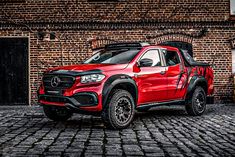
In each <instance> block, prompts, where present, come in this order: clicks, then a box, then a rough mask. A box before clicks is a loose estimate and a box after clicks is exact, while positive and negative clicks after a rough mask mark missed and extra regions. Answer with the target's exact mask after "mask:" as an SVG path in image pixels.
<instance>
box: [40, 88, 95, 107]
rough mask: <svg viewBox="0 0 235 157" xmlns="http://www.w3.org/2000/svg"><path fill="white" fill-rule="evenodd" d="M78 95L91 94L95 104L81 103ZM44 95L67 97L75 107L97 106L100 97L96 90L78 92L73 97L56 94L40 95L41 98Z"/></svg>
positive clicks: (48, 96)
mask: <svg viewBox="0 0 235 157" xmlns="http://www.w3.org/2000/svg"><path fill="white" fill-rule="evenodd" d="M78 95H90V96H92V97H93V99H94V103H93V104H81V103H79V102H78V101H77V100H76V99H75V98H74V97H75V96H78ZM43 97H47V98H61V99H66V100H67V101H68V103H69V104H70V105H71V106H73V107H74V108H79V107H91V106H96V105H98V98H97V94H96V93H94V92H81V93H76V94H74V95H73V96H71V97H66V96H55V95H39V100H40V99H42V98H43ZM65 103H66V102H65Z"/></svg>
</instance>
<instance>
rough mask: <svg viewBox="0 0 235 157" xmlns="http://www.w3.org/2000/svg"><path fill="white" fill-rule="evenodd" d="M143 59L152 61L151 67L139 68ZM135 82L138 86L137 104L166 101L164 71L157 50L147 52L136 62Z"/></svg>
mask: <svg viewBox="0 0 235 157" xmlns="http://www.w3.org/2000/svg"><path fill="white" fill-rule="evenodd" d="M143 59H145V60H146V59H149V60H152V65H148V66H141V65H140V61H141V60H143ZM138 64H139V65H138V67H137V68H138V72H136V73H135V77H134V79H135V81H136V83H137V86H138V104H148V103H153V102H163V101H165V100H166V99H167V78H166V69H165V67H163V66H162V65H163V64H162V61H161V57H160V52H159V50H158V49H154V50H148V51H146V52H145V53H144V55H142V57H140V59H139V61H138Z"/></svg>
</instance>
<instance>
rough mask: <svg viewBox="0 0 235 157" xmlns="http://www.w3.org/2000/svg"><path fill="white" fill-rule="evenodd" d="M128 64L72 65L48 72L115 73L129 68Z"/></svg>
mask: <svg viewBox="0 0 235 157" xmlns="http://www.w3.org/2000/svg"><path fill="white" fill-rule="evenodd" d="M127 65H128V64H80V65H70V66H61V67H56V68H52V69H48V71H47V72H52V71H53V72H55V71H74V72H85V71H93V70H101V71H113V70H122V69H125V68H126V67H127Z"/></svg>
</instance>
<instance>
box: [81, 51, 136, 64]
mask: <svg viewBox="0 0 235 157" xmlns="http://www.w3.org/2000/svg"><path fill="white" fill-rule="evenodd" d="M138 52H139V49H116V50H105V49H104V50H101V51H99V52H97V53H96V54H95V55H93V56H92V57H91V58H89V59H88V60H86V61H85V62H84V63H91V64H92V63H103V64H126V63H129V62H131V61H132V59H133V58H134V57H135V56H136V55H137V53H138Z"/></svg>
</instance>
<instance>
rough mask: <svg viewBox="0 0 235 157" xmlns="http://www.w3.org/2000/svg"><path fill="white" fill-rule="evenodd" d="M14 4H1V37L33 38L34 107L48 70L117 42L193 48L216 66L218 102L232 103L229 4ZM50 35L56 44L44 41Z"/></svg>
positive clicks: (54, 0) (188, 0)
mask: <svg viewBox="0 0 235 157" xmlns="http://www.w3.org/2000/svg"><path fill="white" fill-rule="evenodd" d="M16 1H17V0H15V1H14V2H11V3H9V2H10V0H9V1H8V2H4V3H0V7H1V12H2V13H1V14H0V19H1V21H0V36H28V37H29V38H30V87H31V97H32V102H35V101H36V89H37V87H38V85H39V81H40V80H41V76H42V73H43V71H44V70H45V69H47V68H49V67H55V66H59V65H70V64H76V63H79V62H81V61H83V60H84V59H85V58H87V57H88V56H90V55H91V54H92V49H95V48H97V47H100V46H103V45H105V44H107V43H112V42H118V41H148V42H151V43H157V44H158V43H161V42H164V41H183V42H188V43H191V44H192V45H193V51H194V57H195V58H196V59H197V60H199V61H206V62H209V63H211V64H212V63H214V64H213V69H214V70H215V95H216V101H217V102H219V101H222V102H227V101H229V100H231V99H232V93H233V80H232V79H231V78H232V60H231V58H232V57H231V49H232V47H231V44H230V41H231V39H234V37H235V29H234V28H235V24H234V22H233V21H229V20H228V19H229V0H214V1H208V2H206V3H205V1H203V0H197V1H195V0H178V1H175V0H168V1H166V0H165V1H163V0H156V1H152V0H145V1H134V0H130V1H126V0H120V1H119V2H88V1H87V0H81V1H80V0H79V1H78V0H72V1H68V0H43V1H42V0H21V2H18V3H16ZM39 32H43V33H45V38H44V40H40V39H39V38H38V34H39ZM50 32H55V35H56V39H55V40H45V39H47V37H48V35H49V33H50Z"/></svg>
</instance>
